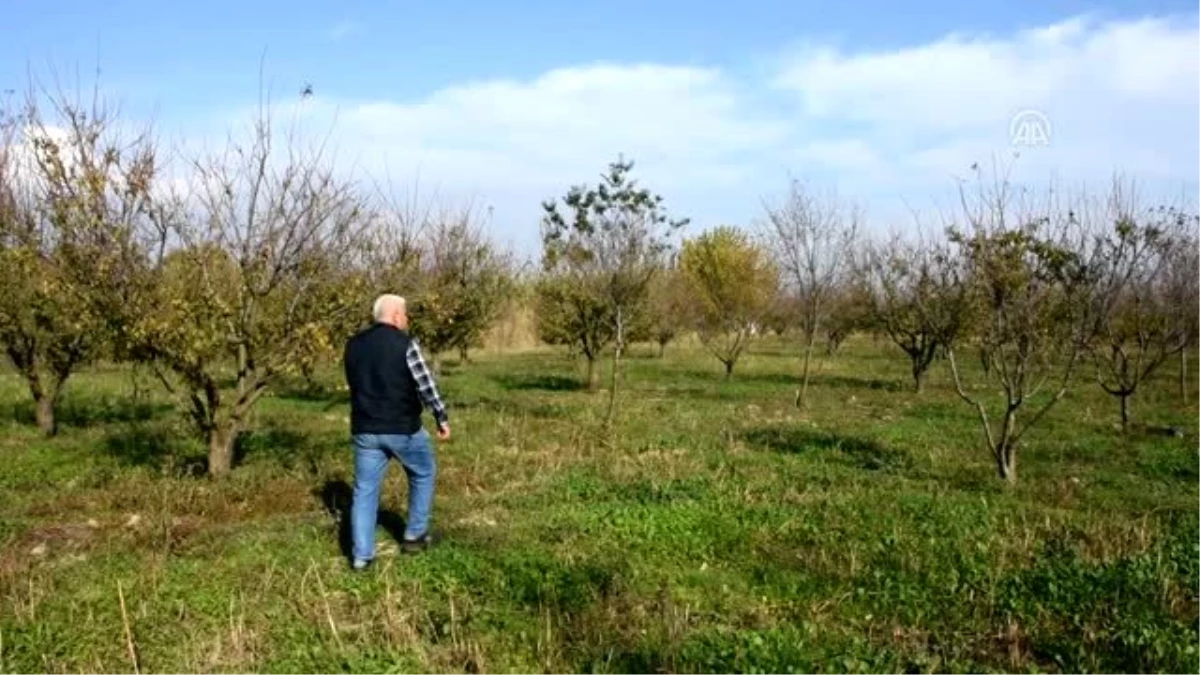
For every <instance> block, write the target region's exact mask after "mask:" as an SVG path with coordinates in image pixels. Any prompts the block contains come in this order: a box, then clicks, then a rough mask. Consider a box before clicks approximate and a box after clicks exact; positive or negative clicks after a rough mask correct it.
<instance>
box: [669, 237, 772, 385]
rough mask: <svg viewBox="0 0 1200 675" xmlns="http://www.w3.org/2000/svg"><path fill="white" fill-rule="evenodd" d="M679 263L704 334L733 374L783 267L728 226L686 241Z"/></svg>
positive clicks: (768, 304) (727, 373) (729, 374)
mask: <svg viewBox="0 0 1200 675" xmlns="http://www.w3.org/2000/svg"><path fill="white" fill-rule="evenodd" d="M680 268H681V269H682V271H683V274H684V277H685V278H686V279H687V281H688V285H689V287H690V289H691V293H692V298H693V303H694V305H693V310H694V311H693V316H694V317H695V326H696V329H697V332H698V334H699V336H700V340H701V342H703V343H704V345H705V347H707V348H708V350H709V351H710V352H712V354H713V355H714V356H716V357H717V359H718V360H719V361H720V362H721V363H722V364H723V365H724V366H725V378H726V379H728V378H730V377H732V375H733V368H734V366H735V365H736V364H737V362H738V359H739V358H740V357H741V356H742V354H743V352H744V351H745V349H746V346H747V345H748V344H749V343H750V340H751V338H752V337H753V335H754V334H755V331H756V330H757V328H758V324H759V322H761V321H762V320H763V317H765V316H766V314H767V312H768V311H769V310H770V308H771V302H772V300H773V299H774V297H775V294H776V293H777V291H778V289H779V272H778V270H777V269H776V267H775V265H774V264H772V262H771V260H770V256H769V255H768V253H767V252H766V251H765V250H763V249H762V247H760V246H759V245H757V244H756V243H755V242H753V241H751V240H750V238H749V237H748V236H746V234H745V233H744V232H742V231H741V230H739V229H737V228H734V227H727V226H726V227H718V228H716V229H714V230H710V231H708V232H705V233H704V234H701V235H699V236H697V237H695V238H693V239H689V240H687V241H684V243H683V254H682V256H681V258H680Z"/></svg>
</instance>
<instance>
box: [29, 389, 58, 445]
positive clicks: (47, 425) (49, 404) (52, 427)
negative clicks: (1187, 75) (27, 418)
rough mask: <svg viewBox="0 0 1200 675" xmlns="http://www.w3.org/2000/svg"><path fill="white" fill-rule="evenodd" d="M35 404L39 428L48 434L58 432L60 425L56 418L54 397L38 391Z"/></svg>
mask: <svg viewBox="0 0 1200 675" xmlns="http://www.w3.org/2000/svg"><path fill="white" fill-rule="evenodd" d="M33 406H34V415H35V416H36V418H37V425H38V429H40V430H41V432H42V433H43V434H45V435H47V436H53V435H54V434H56V433H58V426H57V423H56V421H55V419H54V397H53V396H51V395H50V394H45V393H42V392H38V393H36V394H34V396H33Z"/></svg>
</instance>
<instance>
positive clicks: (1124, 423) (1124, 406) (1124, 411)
mask: <svg viewBox="0 0 1200 675" xmlns="http://www.w3.org/2000/svg"><path fill="white" fill-rule="evenodd" d="M1131 395H1132V394H1131V393H1130V392H1127V391H1125V390H1122V391H1121V392H1120V393H1119V394H1117V396H1118V397H1120V399H1121V432H1122V433H1129V398H1130V396H1131Z"/></svg>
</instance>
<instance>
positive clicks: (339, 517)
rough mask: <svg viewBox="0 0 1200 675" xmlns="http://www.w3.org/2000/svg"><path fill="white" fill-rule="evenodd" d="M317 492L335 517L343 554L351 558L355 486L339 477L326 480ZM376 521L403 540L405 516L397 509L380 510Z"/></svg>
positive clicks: (352, 553) (338, 539)
mask: <svg viewBox="0 0 1200 675" xmlns="http://www.w3.org/2000/svg"><path fill="white" fill-rule="evenodd" d="M315 492H316V495H317V496H318V497H320V499H321V503H322V504H324V505H325V511H326V512H327V513H329V515H330V517H331V518H333V522H334V524H335V525H336V527H337V541H338V548H339V549H340V550H341V552H342V555H343V556H345V558H346V559H347V560H350V559H351V558H352V557H353V555H354V533H353V532H352V531H351V529H350V513H351V508H352V507H353V505H354V488H352V487H351V486H350V484H349V483H347V482H346V481H345V480H342V479H340V478H339V479H334V480H328V481H325V484H324V485H322V486H321V488H320V489H319V490H316V491H315ZM376 522H377V523H378V525H379V526H380V527H382V528H383V529H384V530H385V531H386V532H387V533H388V536H390V537H392V538H393V539H395V540H396V542H397V543H400V542H401V541H402V540H403V538H404V518H403V517H401V516H400V514H398V513H396V512H395V511H388V510H383V511H379V514H378V516H377V521H376Z"/></svg>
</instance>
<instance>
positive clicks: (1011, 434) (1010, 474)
mask: <svg viewBox="0 0 1200 675" xmlns="http://www.w3.org/2000/svg"><path fill="white" fill-rule="evenodd" d="M1016 429H1017V409H1016V407H1015V406H1013V404H1012V403H1009V409H1008V411H1007V412H1006V413H1005V415H1004V424H1003V425H1002V426H1001V427H1000V438H999V439H998V441H997V443H996V470H997V471H998V472H999V474H1000V478H1001V480H1003V481H1005V482H1006V483H1008V484H1009V485H1012V484H1014V483H1016V482H1017V441H1016Z"/></svg>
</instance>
